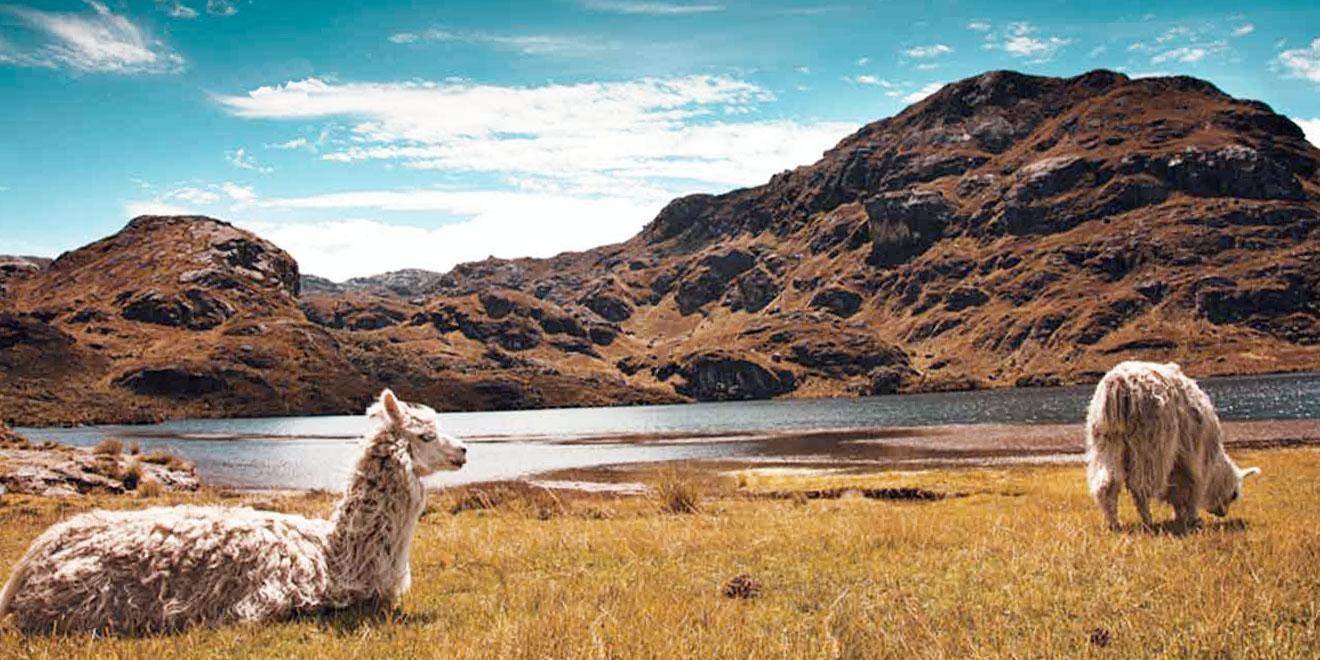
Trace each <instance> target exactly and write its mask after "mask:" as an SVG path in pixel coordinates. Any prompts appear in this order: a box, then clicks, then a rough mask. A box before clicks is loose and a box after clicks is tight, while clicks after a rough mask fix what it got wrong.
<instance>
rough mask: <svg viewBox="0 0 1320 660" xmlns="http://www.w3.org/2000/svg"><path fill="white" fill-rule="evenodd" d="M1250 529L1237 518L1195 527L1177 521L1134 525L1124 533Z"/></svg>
mask: <svg viewBox="0 0 1320 660" xmlns="http://www.w3.org/2000/svg"><path fill="white" fill-rule="evenodd" d="M1250 528H1251V525H1249V524H1248V523H1247V521H1245V520H1240V519H1236V518H1235V519H1233V520H1214V521H1211V522H1209V523H1202V524H1200V525H1197V526H1193V527H1189V526H1187V525H1184V524H1182V523H1180V522H1178V521H1176V520H1166V521H1163V522H1157V523H1155V524H1154V525H1150V526H1147V525H1143V524H1142V523H1134V524H1132V525H1128V526H1126V527H1125V528H1124V530H1123V532H1124V533H1125V534H1140V535H1147V536H1189V535H1192V534H1202V533H1206V532H1220V533H1237V532H1245V531H1247V530H1248V529H1250Z"/></svg>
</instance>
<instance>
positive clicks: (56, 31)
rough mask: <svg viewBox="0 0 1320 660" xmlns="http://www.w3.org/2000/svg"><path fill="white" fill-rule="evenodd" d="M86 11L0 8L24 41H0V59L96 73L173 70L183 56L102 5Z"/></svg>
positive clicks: (90, 1) (91, 3) (94, 4)
mask: <svg viewBox="0 0 1320 660" xmlns="http://www.w3.org/2000/svg"><path fill="white" fill-rule="evenodd" d="M87 6H88V7H89V8H90V9H91V11H90V12H81V13H73V12H67V13H66V12H53V11H41V10H37V9H30V8H27V7H16V6H0V13H7V14H10V15H12V16H14V17H15V18H17V19H18V21H19V24H20V25H21V26H22V27H23V28H25V39H24V43H23V45H19V44H16V43H13V42H10V41H0V62H6V63H10V64H16V65H19V66H33V67H43V68H69V69H73V70H75V71H80V72H88V73H91V72H95V73H121V74H130V73H174V72H177V71H180V70H182V69H183V67H184V59H183V57H182V56H180V55H179V54H177V53H175V52H174V51H172V50H170V48H169V47H168V46H166V45H165V44H164V43H162V42H161V41H160V40H158V39H155V38H153V37H151V36H150V35H149V34H147V33H146V32H145V31H144V30H142V28H140V27H138V26H137V25H135V24H134V23H133V22H132V21H130V20H128V19H127V18H124V17H123V16H120V15H118V14H116V13H114V12H113V11H111V10H110V9H109V8H108V7H106V6H105V5H103V4H101V3H99V2H95V1H94V0H88V1H87Z"/></svg>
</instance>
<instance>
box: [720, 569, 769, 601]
mask: <svg viewBox="0 0 1320 660" xmlns="http://www.w3.org/2000/svg"><path fill="white" fill-rule="evenodd" d="M723 592H724V596H725V598H743V599H746V598H756V597H757V596H758V595H760V593H761V582H760V581H759V580H757V579H756V578H754V577H752V576H750V575H748V574H746V573H740V574H738V575H735V576H733V577H731V578H729V581H728V582H725V583H724V589H723Z"/></svg>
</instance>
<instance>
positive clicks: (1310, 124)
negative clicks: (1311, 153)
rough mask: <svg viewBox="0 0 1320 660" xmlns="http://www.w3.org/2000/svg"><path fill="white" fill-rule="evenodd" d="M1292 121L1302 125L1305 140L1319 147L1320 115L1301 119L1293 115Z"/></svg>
mask: <svg viewBox="0 0 1320 660" xmlns="http://www.w3.org/2000/svg"><path fill="white" fill-rule="evenodd" d="M1292 120H1293V123H1295V124H1297V125H1298V126H1301V127H1302V132H1303V133H1305V134H1306V141H1307V142H1310V143H1311V145H1312V146H1315V147H1320V117H1316V118H1314V119H1302V118H1301V117H1293V118H1292Z"/></svg>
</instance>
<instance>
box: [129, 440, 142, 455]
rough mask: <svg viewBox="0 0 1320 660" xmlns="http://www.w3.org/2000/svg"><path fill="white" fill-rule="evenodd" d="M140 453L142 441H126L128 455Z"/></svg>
mask: <svg viewBox="0 0 1320 660" xmlns="http://www.w3.org/2000/svg"><path fill="white" fill-rule="evenodd" d="M141 453H142V443H140V442H138V441H136V440H134V441H133V442H130V443H128V454H129V455H130V456H137V455H138V454H141Z"/></svg>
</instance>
